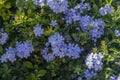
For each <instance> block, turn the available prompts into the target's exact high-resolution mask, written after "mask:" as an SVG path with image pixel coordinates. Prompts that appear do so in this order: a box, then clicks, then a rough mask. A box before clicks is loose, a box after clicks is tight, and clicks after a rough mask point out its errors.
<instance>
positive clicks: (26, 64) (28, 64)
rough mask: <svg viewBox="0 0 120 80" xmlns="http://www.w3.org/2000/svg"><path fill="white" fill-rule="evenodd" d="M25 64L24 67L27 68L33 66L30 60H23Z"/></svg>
mask: <svg viewBox="0 0 120 80" xmlns="http://www.w3.org/2000/svg"><path fill="white" fill-rule="evenodd" d="M23 65H24V67H27V68H33V65H32V63H31V62H29V61H25V62H23Z"/></svg>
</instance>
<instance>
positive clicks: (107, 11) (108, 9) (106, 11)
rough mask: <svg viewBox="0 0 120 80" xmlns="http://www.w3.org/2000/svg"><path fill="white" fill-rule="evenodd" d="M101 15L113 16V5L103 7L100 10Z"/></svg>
mask: <svg viewBox="0 0 120 80" xmlns="http://www.w3.org/2000/svg"><path fill="white" fill-rule="evenodd" d="M99 13H100V14H101V15H102V16H104V15H106V14H111V13H112V11H111V5H105V6H104V7H101V8H100V10H99Z"/></svg>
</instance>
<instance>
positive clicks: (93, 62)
mask: <svg viewBox="0 0 120 80" xmlns="http://www.w3.org/2000/svg"><path fill="white" fill-rule="evenodd" d="M102 58H103V55H102V54H101V53H99V54H94V53H91V54H89V55H88V56H87V58H86V60H85V62H86V65H87V67H88V69H94V70H95V71H98V70H101V69H102V65H103V63H102Z"/></svg>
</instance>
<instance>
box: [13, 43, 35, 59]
mask: <svg viewBox="0 0 120 80" xmlns="http://www.w3.org/2000/svg"><path fill="white" fill-rule="evenodd" d="M15 49H16V55H17V56H18V57H20V58H28V57H29V56H30V53H32V52H33V51H34V47H33V45H32V44H31V43H30V42H28V41H25V42H23V43H22V42H17V43H16V48H15Z"/></svg>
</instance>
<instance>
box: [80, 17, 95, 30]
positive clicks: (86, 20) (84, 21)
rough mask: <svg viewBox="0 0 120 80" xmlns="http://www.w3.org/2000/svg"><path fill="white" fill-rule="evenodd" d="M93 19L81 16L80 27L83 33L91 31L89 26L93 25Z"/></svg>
mask: <svg viewBox="0 0 120 80" xmlns="http://www.w3.org/2000/svg"><path fill="white" fill-rule="evenodd" d="M92 21H93V18H92V17H90V16H88V15H86V16H81V17H80V26H81V29H82V31H86V30H89V25H90V24H91V23H92Z"/></svg>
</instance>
